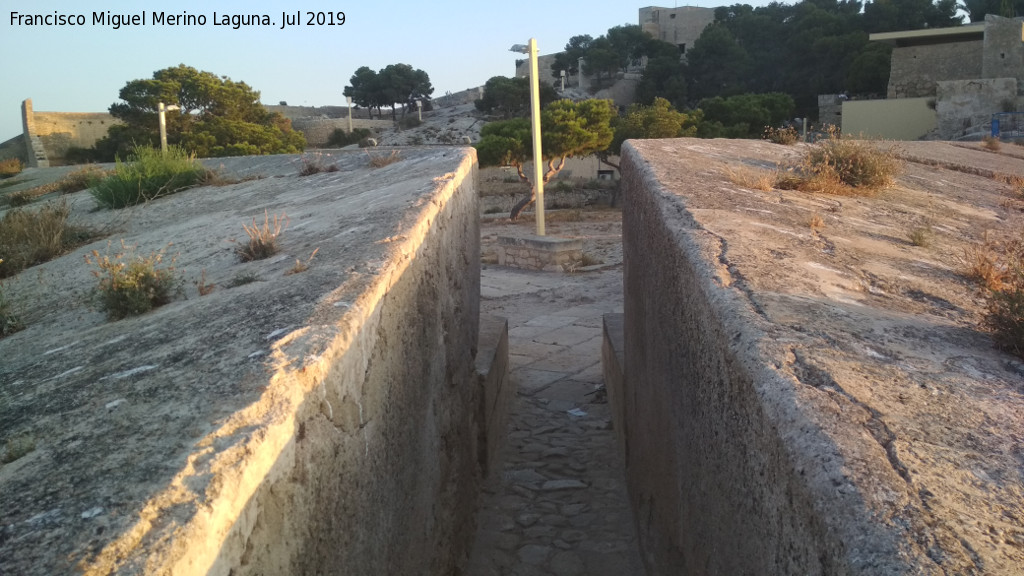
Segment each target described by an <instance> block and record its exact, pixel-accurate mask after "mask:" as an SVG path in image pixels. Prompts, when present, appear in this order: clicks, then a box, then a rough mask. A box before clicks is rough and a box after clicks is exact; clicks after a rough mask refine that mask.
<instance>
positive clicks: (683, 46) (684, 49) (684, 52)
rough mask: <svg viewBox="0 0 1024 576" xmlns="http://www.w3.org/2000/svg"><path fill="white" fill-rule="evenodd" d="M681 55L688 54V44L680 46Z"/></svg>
mask: <svg viewBox="0 0 1024 576" xmlns="http://www.w3.org/2000/svg"><path fill="white" fill-rule="evenodd" d="M679 53H680V54H686V43H685V42H684V43H682V44H680V45H679Z"/></svg>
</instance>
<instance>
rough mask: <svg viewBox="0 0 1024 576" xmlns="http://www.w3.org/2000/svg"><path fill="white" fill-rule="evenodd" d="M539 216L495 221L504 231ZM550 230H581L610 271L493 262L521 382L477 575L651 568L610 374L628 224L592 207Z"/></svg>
mask: <svg viewBox="0 0 1024 576" xmlns="http://www.w3.org/2000/svg"><path fill="white" fill-rule="evenodd" d="M532 226H533V225H532V223H529V222H523V223H520V224H515V225H513V224H509V223H507V221H506V222H500V221H495V222H491V223H485V224H484V226H483V246H482V248H483V252H484V254H485V255H486V254H487V253H488V250H489V247H490V245H491V244H492V243H493V241H494V239H495V238H496V237H497V235H498V234H501V235H515V234H529V233H531V232H532ZM549 233H550V234H558V235H562V236H573V237H581V238H583V239H584V253H585V254H587V255H588V256H590V257H591V258H593V259H595V260H602V261H604V263H605V264H606V265H607V267H606V268H604V269H602V270H598V271H595V272H588V273H579V274H552V273H544V272H528V271H523V270H515V269H511V268H504V267H499V266H495V265H485V267H484V270H483V272H482V278H481V293H482V304H481V309H482V311H483V312H485V313H488V314H496V315H499V316H505V317H507V318H508V319H509V360H510V365H511V369H512V372H511V379H512V382H513V384H514V385H516V387H517V396H516V399H515V401H514V402H513V405H512V409H511V410H512V412H511V414H510V418H509V421H510V425H509V430H508V438H507V441H506V445H505V448H504V451H503V454H502V456H503V470H502V472H501V474H500V475H498V474H496V475H494V477H492V478H491V479H490V481H489V482H488V484H487V485H486V486H485V492H484V496H483V503H482V506H481V509H480V512H479V513H478V516H477V523H478V526H479V528H478V532H477V539H476V545H475V547H474V550H473V554H472V556H471V558H470V565H469V570H468V574H469V575H470V576H492V575H502V576H505V575H509V576H513V575H514V576H526V575H553V576H573V575H582V574H588V575H594V576H601V575H606V574H607V575H616V576H622V575H642V574H643V568H642V565H641V563H640V556H639V553H638V549H637V542H636V533H635V530H634V525H633V518H632V512H631V511H630V507H629V503H628V499H627V496H626V490H625V483H624V474H623V464H622V457H621V455H620V454H619V453H618V451H617V449H616V446H615V439H614V436H613V432H612V422H611V413H610V410H609V407H608V404H607V400H606V397H605V391H604V384H603V382H602V376H601V317H602V315H603V314H606V313H610V312H621V311H622V266H621V225H620V220H619V218H618V214H617V213H615V212H609V211H603V212H590V211H583V213H582V214H580V216H579V220H578V221H573V222H556V223H552V225H550V226H549Z"/></svg>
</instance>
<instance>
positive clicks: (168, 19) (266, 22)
mask: <svg viewBox="0 0 1024 576" xmlns="http://www.w3.org/2000/svg"><path fill="white" fill-rule="evenodd" d="M147 16H148V18H147ZM10 22H11V26H107V27H110V28H113V29H114V30H118V29H120V28H122V27H128V26H207V25H212V26H228V27H231V28H232V29H234V30H238V29H239V28H244V27H250V26H270V27H277V28H278V29H281V30H283V29H285V28H288V27H291V26H342V25H344V24H345V13H344V12H341V11H337V12H303V11H302V10H296V11H295V12H293V13H290V12H281V18H280V19H278V20H275V19H273V18H271V17H270V16H269V15H267V14H223V13H221V14H218V13H217V12H214V13H213V15H212V16H210V17H207V16H206V15H205V14H189V13H188V12H182V13H180V14H176V13H167V12H157V11H151V12H148V13H147V12H145V11H143V12H138V13H135V14H131V13H123V14H118V13H112V12H111V11H110V10H107V11H105V12H93V13H91V15H86V14H62V13H60V12H57V11H54V12H53V14H26V13H23V12H14V11H12V12H11V20H10Z"/></svg>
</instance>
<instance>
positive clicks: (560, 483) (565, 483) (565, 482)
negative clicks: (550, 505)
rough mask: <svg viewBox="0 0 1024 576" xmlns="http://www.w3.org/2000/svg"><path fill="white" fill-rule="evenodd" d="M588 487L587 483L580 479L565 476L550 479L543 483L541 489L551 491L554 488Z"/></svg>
mask: <svg viewBox="0 0 1024 576" xmlns="http://www.w3.org/2000/svg"><path fill="white" fill-rule="evenodd" d="M586 487H587V485H586V484H584V483H583V482H580V481H579V480H573V479H571V478H564V479H560V480H548V481H547V482H545V483H544V484H542V485H541V487H540V489H541V490H544V491H545V492H549V491H552V490H579V489H582V488H586Z"/></svg>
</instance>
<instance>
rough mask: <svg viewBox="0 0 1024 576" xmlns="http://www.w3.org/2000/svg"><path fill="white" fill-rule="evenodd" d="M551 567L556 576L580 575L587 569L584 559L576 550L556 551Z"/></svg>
mask: <svg viewBox="0 0 1024 576" xmlns="http://www.w3.org/2000/svg"><path fill="white" fill-rule="evenodd" d="M550 568H551V571H552V572H553V573H554V574H555V575H556V576H579V575H580V574H583V572H584V570H585V566H584V564H583V560H582V559H581V558H580V557H579V556H578V555H577V554H575V553H574V552H558V553H556V554H555V556H554V557H553V558H552V559H551V565H550Z"/></svg>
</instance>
